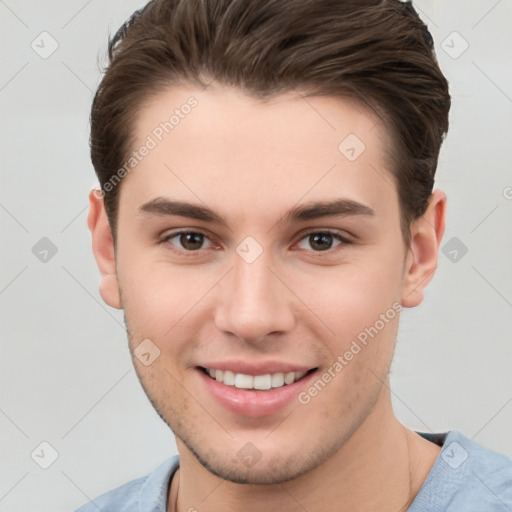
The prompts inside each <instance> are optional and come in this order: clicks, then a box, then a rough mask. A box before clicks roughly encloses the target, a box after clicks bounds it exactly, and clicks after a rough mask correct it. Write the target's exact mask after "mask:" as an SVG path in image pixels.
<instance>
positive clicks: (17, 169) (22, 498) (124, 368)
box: [0, 0, 512, 512]
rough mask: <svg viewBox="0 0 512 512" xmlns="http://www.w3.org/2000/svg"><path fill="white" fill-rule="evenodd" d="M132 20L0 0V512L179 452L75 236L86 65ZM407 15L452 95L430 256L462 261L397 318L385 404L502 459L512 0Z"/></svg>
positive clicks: (510, 210) (123, 9)
mask: <svg viewBox="0 0 512 512" xmlns="http://www.w3.org/2000/svg"><path fill="white" fill-rule="evenodd" d="M143 4H144V2H142V1H136V0H109V1H108V2H107V1H100V0H89V1H84V0H66V1H64V0H61V1H56V0H53V1H48V2H40V1H36V0H26V1H19V0H18V1H16V0H0V20H1V25H0V37H1V42H2V66H1V70H0V108H1V121H2V122H1V127H0V130H1V132H0V145H1V147H0V150H1V151H0V158H1V160H0V162H1V171H2V174H1V176H2V182H1V196H0V222H1V229H2V245H1V248H2V251H1V273H0V304H1V308H2V309H1V312H2V317H1V321H2V331H1V332H2V345H1V354H0V364H1V390H2V395H1V404H0V428H1V433H2V436H1V460H2V466H1V469H2V475H1V480H0V510H1V511H9V512H10V511H20V510H23V511H25V512H36V511H37V512H45V511H52V512H55V511H71V510H74V509H75V508H76V507H78V506H79V505H81V504H82V503H84V502H85V501H87V499H88V498H93V497H96V496H97V495H98V494H100V493H102V492H104V491H106V490H108V489H111V488H113V487H114V486H117V485H120V484H121V483H124V482H126V481H127V480H129V479H132V478H135V477H137V476H139V475H142V474H145V473H147V472H149V471H151V470H152V469H153V468H154V467H156V465H158V464H159V463H160V462H161V461H163V460H164V459H165V458H167V457H169V456H170V455H172V454H174V453H176V451H175V450H176V447H175V443H174V439H173V436H172V433H171V432H170V431H169V430H168V428H167V426H166V425H165V424H164V423H163V422H162V421H161V420H160V418H159V417H158V416H157V414H156V413H155V412H154V410H153V409H152V407H151V405H150V403H149V401H148V400H147V398H146V396H145V395H144V392H143V391H142V388H141V387H140V385H139V383H138V380H137V377H136V375H135V372H134V369H133V366H132V363H131V360H130V357H129V353H128V349H127V341H126V336H125V332H124V327H123V321H122V312H120V311H117V310H113V309H111V308H109V307H108V306H106V305H105V304H104V303H103V302H102V300H101V298H100V296H99V293H98V282H99V272H98V270H97V267H96V263H95V261H94V259H93V254H92V250H91V238H90V234H89V231H88V229H87V225H86V219H87V205H88V201H87V194H88V192H89V190H90V188H91V187H92V186H93V185H94V184H95V183H96V178H95V175H94V173H93V170H92V166H91V164H90V161H89V155H88V146H87V144H88V126H89V121H88V117H89V108H90V103H91V99H92V94H93V91H94V89H95V87H96V86H97V84H98V82H99V77H100V73H99V70H98V62H100V63H103V62H104V59H103V57H102V56H103V55H104V52H105V49H106V41H107V35H108V33H109V32H111V33H113V32H115V30H116V29H117V27H118V26H119V25H120V24H121V22H122V21H124V20H125V19H126V18H127V17H128V15H129V14H131V13H132V12H133V10H134V9H136V8H138V7H140V6H142V5H143ZM415 5H416V6H417V9H418V11H419V12H420V14H421V16H422V18H423V19H424V20H425V21H426V22H427V24H428V26H429V29H430V30H431V32H432V34H433V36H434V39H435V41H436V47H437V54H438V58H439V61H440V64H441V68H442V69H443V71H444V72H445V74H446V76H447V78H448V80H449V82H450V86H451V93H452V96H453V107H452V111H451V128H450V133H449V136H448V138H447V140H446V142H445V144H444V146H443V149H442V152H441V158H440V164H439V169H438V179H437V183H436V188H440V189H442V190H444V191H445V192H446V193H447V195H448V226H447V230H446V234H445V238H444V241H443V246H444V244H446V243H447V242H448V241H450V240H451V239H452V238H453V237H456V238H457V240H455V241H452V242H451V243H452V244H454V243H455V244H459V246H460V244H461V243H463V244H464V245H465V246H466V247H467V253H466V254H465V255H463V256H462V252H460V249H459V252H458V254H457V259H456V261H452V260H453V258H454V256H455V253H453V252H452V254H450V253H449V251H450V250H452V249H451V246H448V248H447V249H446V250H445V252H446V253H447V255H445V254H443V252H441V254H440V260H439V267H438V270H437V275H436V276H435V278H434V280H433V282H432V283H431V284H430V285H429V287H428V289H427V292H426V297H425V301H424V302H423V304H422V305H421V306H419V307H418V308H415V309H410V310H404V312H403V314H402V322H401V328H400V332H399V339H398V347H397V352H396V357H395V361H394V364H393V368H392V389H393V399H394V404H395V407H396V412H397V414H398V416H399V417H400V418H401V420H402V421H403V422H404V423H405V424H406V425H408V426H409V427H411V428H415V429H417V430H423V431H444V430H447V429H458V430H460V431H462V432H463V433H464V434H465V435H467V436H468V437H470V438H474V439H475V440H476V441H478V442H479V443H481V444H483V445H485V446H487V447H490V448H493V449H495V450H498V451H501V452H504V453H507V454H508V455H512V428H511V426H512V374H511V369H512V368H511V361H512V343H511V342H510V341H511V332H512V264H511V263H512V258H511V256H512V170H511V169H512V150H511V144H512V55H511V53H512V50H511V49H512V0H499V1H498V0H481V1H476V0H472V1H468V0H450V1H448V0H444V1H440V0H438V1H436V0H422V1H420V0H418V1H417V2H416V4H415ZM44 31H46V32H48V33H49V34H51V37H52V38H54V39H55V40H56V41H57V43H58V48H57V50H56V51H55V52H54V53H53V54H52V55H51V56H49V57H48V58H46V59H44V58H42V57H41V56H40V55H39V54H38V53H36V52H35V51H34V50H33V49H32V47H31V43H32V41H34V40H35V42H36V43H37V44H39V46H40V48H39V51H43V48H41V47H42V45H43V44H44V49H45V51H47V50H48V49H49V48H51V46H50V44H51V41H50V39H48V36H40V34H41V33H42V32H44ZM454 31H456V32H457V33H458V35H457V34H453V32H454ZM44 37H46V38H47V39H45V40H44V41H43V43H41V38H44ZM461 38H463V39H461ZM464 40H465V41H467V43H468V44H469V47H468V49H467V50H466V51H465V52H464V53H462V54H461V55H458V54H459V53H460V52H461V51H462V50H463V48H464ZM443 41H444V42H443ZM98 56H99V58H98ZM454 57H457V58H454ZM507 187H508V188H507ZM43 237H47V238H49V239H50V240H51V241H52V242H53V244H55V246H56V247H57V249H58V252H57V253H56V254H55V255H54V256H53V257H51V258H50V255H48V261H47V262H42V261H40V260H39V259H38V258H37V257H36V256H35V255H34V254H33V252H32V248H33V247H34V245H35V244H36V243H37V242H38V241H39V240H40V239H41V238H43ZM43 441H46V442H48V443H50V444H51V446H52V447H53V448H54V449H55V450H56V451H57V452H58V458H57V460H56V461H55V462H54V463H53V464H52V465H51V466H50V467H49V468H48V469H42V468H41V467H40V466H39V465H38V464H36V462H35V461H34V460H33V459H32V457H31V453H32V452H33V451H34V450H36V453H39V454H40V455H41V453H42V452H41V447H40V443H41V442H43ZM43 452H44V457H43V456H40V457H39V459H37V457H35V458H36V459H37V460H39V461H43V459H45V458H46V460H47V461H48V460H49V459H48V457H49V456H50V451H49V450H48V448H46V449H44V447H43Z"/></svg>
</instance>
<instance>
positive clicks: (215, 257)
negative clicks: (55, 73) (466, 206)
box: [88, 86, 446, 512]
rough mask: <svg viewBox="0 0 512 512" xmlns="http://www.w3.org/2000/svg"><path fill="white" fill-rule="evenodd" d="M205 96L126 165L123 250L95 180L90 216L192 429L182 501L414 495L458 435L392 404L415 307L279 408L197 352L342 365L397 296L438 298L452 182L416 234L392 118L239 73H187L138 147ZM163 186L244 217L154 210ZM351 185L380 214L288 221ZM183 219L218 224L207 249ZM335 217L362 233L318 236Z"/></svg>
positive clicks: (205, 506) (144, 379)
mask: <svg viewBox="0 0 512 512" xmlns="http://www.w3.org/2000/svg"><path fill="white" fill-rule="evenodd" d="M191 95H193V96H194V97H195V98H196V99H197V100H198V106H197V107H196V108H195V109H193V110H192V112H191V113H190V114H189V115H188V116H187V117H186V118H185V119H183V120H182V121H181V122H180V124H179V125H177V126H176V127H175V128H174V130H173V131H172V133H171V134H170V135H168V136H166V137H165V138H164V139H163V140H162V141H161V142H160V143H159V144H158V146H157V147H156V148H154V149H153V150H152V151H151V152H150V153H149V155H148V156H146V157H145V158H144V159H143V160H142V162H140V163H139V165H138V166H137V167H136V168H135V170H133V171H132V172H131V173H129V174H128V175H127V176H126V177H125V178H124V180H123V182H122V185H121V189H120V207H119V217H118V234H117V241H116V248H115V249H114V244H113V240H112V235H111V231H110V228H109V225H108V221H107V217H106V214H105V210H104V206H103V201H102V199H101V197H100V196H98V194H96V193H95V192H94V191H92V192H91V194H90V209H89V216H88V224H89V228H90V230H91V233H92V244H93V251H94V256H95V258H96V261H97V263H98V266H99V269H100V271H101V282H100V293H101V296H102V298H103V300H104V301H105V302H106V303H107V304H108V305H110V306H112V307H114V308H122V309H123V310H124V314H125V321H126V325H127V330H128V337H129V345H130V349H131V351H132V355H133V350H134V349H135V348H136V347H137V346H138V345H139V344H140V343H141V342H142V340H144V339H150V340H151V341H152V343H154V345H156V346H157V347H158V349H159V350H160V355H159V357H157V359H156V360H155V361H154V362H153V363H152V364H151V365H149V366H145V365H143V364H142V363H141V362H140V361H139V360H138V359H137V358H136V357H133V362H134V366H135V369H136V371H137V374H138V376H139V379H140V381H141V384H142V386H143V388H144V390H145V392H146V394H147V395H148V398H149V399H150V401H151V403H152V404H153V406H154V407H155V409H156V410H157V412H158V414H159V415H160V416H161V417H162V419H163V420H164V421H165V422H166V423H167V424H168V425H169V426H170V427H171V428H172V430H173V432H174V433H175V435H176V439H177V446H178V449H179V454H180V469H179V472H178V473H177V475H176V477H175V478H174V479H173V482H172V486H170V489H169V505H168V507H169V508H168V509H169V510H170V511H171V510H175V508H174V507H175V503H176V506H177V510H179V511H180V512H183V511H187V510H190V509H195V510H199V511H201V512H208V511H212V512H213V511H218V510H223V512H229V511H235V510H242V509H243V510H246V511H253V510H254V511H256V510H258V511H259V510H263V509H265V507H268V509H269V510H282V511H290V512H291V511H299V510H304V509H306V510H308V511H311V512H313V511H323V512H325V511H334V510H336V511H340V510H341V511H345V510H346V511H349V510H350V511H366V510H368V511H370V510H381V511H387V510H389V511H393V512H397V511H399V510H406V509H407V506H408V503H410V502H411V501H412V499H413V498H414V496H415V495H416V494H417V492H418V491H419V489H420V487H421V485H422V483H423V482H424V480H425V478H426V476H427V474H428V472H429V471H430V469H431V467H432V465H433V463H434V461H435V459H436V457H437V456H438V454H439V451H440V449H439V447H437V446H436V445H434V444H432V443H430V442H428V441H426V440H424V439H423V438H421V437H420V436H419V435H417V434H416V433H414V432H413V431H411V430H409V429H406V428H405V427H404V426H403V425H401V424H400V422H399V421H398V420H397V419H396V417H395V415H394V413H393V410H392V406H391V400H390V391H389V387H388V384H389V379H388V373H389V368H390V364H391V360H392V355H393V351H394V347H395V342H396V333H397V328H398V320H399V314H397V315H396V316H395V317H394V319H392V320H390V321H389V322H388V323H386V324H385V326H384V328H382V329H381V330H380V331H379V332H378V335H376V336H375V337H374V338H373V339H370V341H369V342H368V344H367V346H365V347H364V349H363V350H361V352H360V353H358V354H357V356H355V357H354V358H353V359H352V360H351V361H350V362H349V363H348V364H347V365H346V366H345V367H344V368H343V370H342V371H341V372H339V373H338V374H337V375H336V377H335V378H333V379H332V380H331V382H329V384H328V385H327V386H325V388H324V389H322V390H321V392H319V393H318V394H317V395H316V396H315V397H314V398H312V399H311V401H310V402H309V403H308V404H306V405H304V404H301V403H300V402H299V401H298V400H294V401H293V403H292V404H291V405H288V406H286V407H285V408H283V409H282V410H279V411H278V412H277V413H274V414H271V415H269V416H265V417H258V418H251V417H247V416H241V415H239V414H235V413H233V412H231V411H228V410H226V409H225V408H224V407H223V406H222V405H220V404H219V403H218V402H217V401H216V400H214V399H212V397H211V395H210V394H209V392H208V389H206V387H205V385H204V383H203V382H202V381H201V379H200V378H198V373H197V369H196V366H197V365H200V364H201V363H202V362H204V361H212V360H213V361H219V360H225V359H227V358H231V357H237V358H239V359H244V360H250V361H261V360H263V359H269V358H272V359H276V360H279V361H288V362H292V363H296V364H303V365H305V366H307V367H309V368H314V367H318V368H319V370H318V372H319V374H321V373H322V372H325V371H327V370H328V368H329V367H332V365H333V363H334V362H335V360H336V357H337V356H338V355H340V354H344V353H345V352H346V351H347V350H348V349H349V348H350V344H351V343H352V341H353V340H354V339H356V337H357V335H358V334H359V333H361V332H362V331H364V329H365V328H366V327H369V326H372V325H374V324H375V322H376V320H378V319H379V315H381V314H383V313H385V312H386V311H389V310H390V308H392V304H400V305H401V306H403V307H405V308H412V307H415V306H417V305H419V304H420V303H421V302H422V300H423V292H424V289H425V287H426V286H427V284H428V283H429V282H430V280H431V279H432V277H433V275H434V271H435V269H436V266H437V254H438V249H439V245H440V243H441V239H442V236H443V233H444V227H445V209H446V196H445V194H444V193H443V192H442V191H440V190H436V191H434V192H433V194H432V196H431V198H430V201H429V206H428V208H427V210H426V212H425V214H424V215H423V217H422V218H420V219H418V220H416V221H415V222H414V223H413V224H412V226H411V244H410V247H406V246H405V244H404V241H403V238H402V235H401V231H400V221H399V203H398V196H397V192H396V188H395V186H393V178H392V176H391V174H390V172H389V170H388V169H387V168H386V165H387V164H386V160H385V158H384V151H383V148H384V144H385V142H386V130H385V127H384V126H383V125H382V124H381V123H380V122H379V119H378V118H376V117H375V115H374V114H373V113H372V112H368V111H366V110H364V109H363V108H362V107H358V106H357V105H355V104H353V103H349V102H348V101H345V100H342V99H340V98H332V97H310V98H308V99H307V101H305V100H304V99H303V98H302V97H301V96H299V95H298V94H296V93H290V94H286V95H281V96H279V97H277V98H275V99H273V100H272V101H270V102H267V103H263V102H261V101H259V100H256V99H254V98H250V97H248V96H245V95H244V94H242V93H241V92H240V91H238V90H236V89H231V88H227V87H222V86H215V87H210V88H209V89H207V90H200V89H196V88H194V87H184V86H182V87H174V88H169V89H167V90H165V91H164V92H161V93H160V94H159V95H158V96H157V97H155V98H154V99H153V101H151V102H150V103H147V104H146V105H144V107H143V108H142V109H141V110H140V112H139V116H138V119H137V122H136V124H135V126H134V133H135V134H136V136H137V141H136V144H135V146H136V147H140V145H141V144H143V142H144V140H145V139H146V137H147V136H148V134H151V132H152V130H153V129H154V128H155V126H157V125H158V124H159V123H160V122H162V120H164V119H166V118H167V117H168V115H166V113H167V112H171V111H172V110H174V109H175V108H177V107H179V106H180V105H182V104H183V103H185V102H186V100H187V98H189V97H190V96H191ZM351 133H354V134H356V135H357V136H358V137H359V139H361V140H362V141H363V142H364V144H365V146H366V149H365V151H364V152H363V153H362V154H361V155H360V156H359V157H358V158H357V159H356V160H355V161H353V162H350V161H349V160H348V159H347V158H346V157H345V156H344V155H343V154H342V153H341V152H340V151H339V150H338V146H339V144H340V142H341V141H342V140H343V139H344V138H345V137H346V136H347V135H348V134H351ZM376 171H377V172H376ZM159 196H165V197H167V198H170V199H174V200H182V201H187V202H191V203H194V204H199V205H203V206H207V207H209V208H211V209H213V210H215V211H216V212H218V213H219V214H220V215H222V216H223V217H224V218H225V219H226V220H227V222H228V225H227V226H220V225H217V224H213V223H209V222H205V221H199V220H195V219H190V218H185V217H179V216H168V217H165V216H149V215H141V214H140V213H139V211H138V210H139V208H140V206H141V205H142V204H144V203H146V202H147V201H149V200H151V199H154V198H155V197H159ZM341 197H343V198H346V199H352V200H354V201H357V202H359V203H362V204H364V205H367V206H369V207H371V208H372V209H373V210H374V211H375V216H374V217H363V216H357V215H354V216H351V217H346V218H344V217H323V218H319V219H314V220H309V221H302V222H300V223H293V224H284V223H279V220H280V219H282V217H283V215H284V213H285V212H286V211H287V210H288V209H290V208H292V207H294V206H296V205H297V204H304V203H306V202H309V201H320V200H331V199H335V198H341ZM179 228H186V229H188V230H190V231H193V232H196V233H201V234H204V235H205V238H204V239H201V238H200V240H199V243H198V244H197V245H199V247H200V248H199V249H196V250H195V251H194V250H190V245H188V246H187V245H186V240H185V241H183V237H182V238H181V239H180V237H179V236H178V237H176V236H175V237H173V238H171V239H169V240H167V241H166V242H163V243H159V242H160V240H162V239H163V238H164V236H169V235H170V234H172V232H173V230H176V229H179ZM325 229H330V230H335V231H336V232H338V233H339V234H340V235H341V236H345V237H348V239H349V240H350V241H351V242H352V243H343V242H339V241H338V240H337V239H336V238H335V237H332V238H330V239H328V240H327V241H328V242H329V241H331V244H332V247H331V248H330V249H328V250H326V251H322V250H319V249H318V246H317V245H315V244H314V241H312V240H311V237H310V236H308V235H310V234H311V233H312V232H313V233H319V232H320V233H322V230H325ZM306 230H307V232H306ZM247 236H251V237H253V238H254V239H255V240H256V241H257V243H258V244H259V246H260V247H261V249H262V251H263V252H262V253H261V255H260V256H259V257H258V258H257V259H256V260H255V261H254V262H252V263H250V264H249V263H247V262H246V261H245V260H244V259H243V258H242V257H240V256H239V254H237V252H236V248H237V246H238V245H239V244H240V242H242V241H243V240H244V239H245V238H246V237H247ZM201 240H203V243H202V245H201ZM180 242H181V243H180ZM184 244H185V245H184ZM328 246H329V244H328ZM187 249H188V252H187ZM180 251H181V252H180ZM248 442H250V443H252V444H253V445H254V446H255V447H256V449H257V450H258V452H259V453H260V454H261V459H260V460H259V461H258V462H257V463H256V464H255V465H253V466H252V467H246V466H245V465H244V464H242V463H241V462H240V460H239V459H238V458H237V453H238V452H239V450H240V449H241V448H242V447H243V446H244V445H246V443H248Z"/></svg>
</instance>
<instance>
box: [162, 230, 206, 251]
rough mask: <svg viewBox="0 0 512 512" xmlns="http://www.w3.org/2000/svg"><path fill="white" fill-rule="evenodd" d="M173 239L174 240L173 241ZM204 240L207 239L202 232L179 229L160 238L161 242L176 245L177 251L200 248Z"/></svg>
mask: <svg viewBox="0 0 512 512" xmlns="http://www.w3.org/2000/svg"><path fill="white" fill-rule="evenodd" d="M175 239H176V241H175V242H173V240H175ZM205 240H208V238H207V237H206V235H203V234H202V233H198V232H196V231H180V232H177V233H171V234H170V235H168V236H166V237H165V238H164V239H163V240H162V243H170V244H171V245H174V246H177V250H178V252H180V251H181V252H193V251H198V250H199V249H202V248H203V247H202V246H203V244H204V241H205Z"/></svg>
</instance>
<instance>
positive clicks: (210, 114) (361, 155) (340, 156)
mask: <svg viewBox="0 0 512 512" xmlns="http://www.w3.org/2000/svg"><path fill="white" fill-rule="evenodd" d="M134 136H135V143H134V145H133V148H132V149H133V150H134V151H138V150H140V149H141V148H143V147H144V146H146V147H149V148H150V149H149V150H146V151H144V153H145V156H144V157H143V158H140V157H139V161H138V162H137V164H136V167H134V169H133V170H132V171H130V172H129V173H128V174H127V176H126V178H125V182H124V183H123V187H121V196H124V197H125V199H126V198H127V197H128V198H130V201H132V202H133V201H135V202H138V203H139V205H140V204H142V203H143V202H147V201H148V200H151V199H152V198H154V197H158V196H165V195H167V196H172V197H173V198H176V199H180V200H194V201H195V202H198V200H201V201H203V202H205V201H206V202H207V203H208V206H210V207H211V208H214V209H216V210H224V211H225V213H226V215H225V217H229V215H230V212H229V209H230V208H238V211H242V210H243V211H245V210H246V209H247V205H248V204H252V205H254V206H260V207H261V211H260V212H259V213H260V214H261V215H262V216H264V215H267V216H275V215H280V214H281V213H282V212H281V209H282V207H283V206H285V205H286V207H288V208H289V207H292V206H293V205H294V204H297V203H298V202H301V201H315V200H323V199H326V198H329V199H331V198H334V197H336V198H337V197H346V198H348V199H351V200H354V201H357V202H361V203H363V204H367V205H369V206H371V207H372V208H373V209H375V210H376V211H378V212H379V211H382V213H385V211H387V213H388V214H389V215H395V214H397V212H398V206H397V194H396V189H395V186H394V183H393V178H392V176H391V174H390V172H389V170H388V168H387V158H386V153H385V149H386V147H389V142H388V140H387V133H386V131H385V128H384V126H383V125H382V123H381V122H380V120H379V118H378V117H377V115H376V114H375V113H373V112H372V111H371V110H369V109H364V108H362V107H361V106H360V105H358V104H356V103H354V102H350V101H348V100H343V99H340V98H334V97H324V96H322V97H318V96H311V97H306V96H304V95H303V94H300V93H298V92H293V93H287V94H283V95H281V96H278V97H275V98H273V99H272V100H270V101H261V100H259V99H255V98H253V97H250V96H247V95H245V94H243V93H242V92H241V91H240V90H238V89H235V88H228V87H220V86H218V87H213V88H209V89H206V90H201V89H197V88H192V87H173V88H169V89H167V90H165V91H163V92H160V93H159V94H158V95H156V96H153V97H152V98H151V100H150V101H148V102H146V103H145V104H144V105H143V106H142V107H141V109H140V111H139V112H138V114H137V120H136V123H135V125H134ZM121 204H122V201H121ZM257 214H258V212H256V211H255V212H254V215H257Z"/></svg>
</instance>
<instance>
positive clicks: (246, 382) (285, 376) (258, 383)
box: [206, 368, 307, 390]
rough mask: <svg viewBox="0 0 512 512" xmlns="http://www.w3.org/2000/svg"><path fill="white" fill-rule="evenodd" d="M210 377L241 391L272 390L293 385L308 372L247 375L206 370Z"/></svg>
mask: <svg viewBox="0 0 512 512" xmlns="http://www.w3.org/2000/svg"><path fill="white" fill-rule="evenodd" d="M206 371H207V373H208V375H210V377H211V378H212V379H215V380H216V381H218V382H222V383H223V384H225V385H226V386H234V387H236V388H239V389H260V390H266V389H272V388H280V387H282V386H285V385H288V384H292V383H294V382H296V381H298V380H299V379H302V377H304V375H306V373H307V372H288V373H283V372H278V373H267V374H265V375H255V376H252V375H245V374H244V373H234V372H232V371H230V370H215V369H213V368H206Z"/></svg>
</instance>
